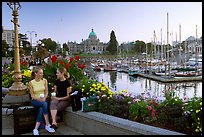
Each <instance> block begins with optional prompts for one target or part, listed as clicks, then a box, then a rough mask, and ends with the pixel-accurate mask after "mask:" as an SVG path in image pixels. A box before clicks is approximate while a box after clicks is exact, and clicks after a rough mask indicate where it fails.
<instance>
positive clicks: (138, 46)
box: [133, 40, 146, 54]
mask: <svg viewBox="0 0 204 137" xmlns="http://www.w3.org/2000/svg"><path fill="white" fill-rule="evenodd" d="M133 50H134V51H135V52H136V53H139V54H141V53H142V52H146V46H145V42H144V41H139V40H137V41H135V44H134V47H133Z"/></svg>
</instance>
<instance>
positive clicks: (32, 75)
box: [30, 66, 42, 80]
mask: <svg viewBox="0 0 204 137" xmlns="http://www.w3.org/2000/svg"><path fill="white" fill-rule="evenodd" d="M41 69H42V68H41V67H38V66H37V67H33V70H32V73H31V77H30V79H31V80H33V79H34V78H35V73H37V72H38V71H39V70H41Z"/></svg>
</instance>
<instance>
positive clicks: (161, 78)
mask: <svg viewBox="0 0 204 137" xmlns="http://www.w3.org/2000/svg"><path fill="white" fill-rule="evenodd" d="M137 76H141V77H144V78H148V79H152V80H155V81H159V82H163V83H171V82H173V83H175V82H192V81H202V76H196V77H182V78H174V77H169V76H166V77H165V76H156V75H153V74H145V73H138V74H137Z"/></svg>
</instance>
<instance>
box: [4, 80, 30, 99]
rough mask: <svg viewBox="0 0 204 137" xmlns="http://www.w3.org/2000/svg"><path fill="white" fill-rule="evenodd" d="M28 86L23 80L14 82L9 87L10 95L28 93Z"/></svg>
mask: <svg viewBox="0 0 204 137" xmlns="http://www.w3.org/2000/svg"><path fill="white" fill-rule="evenodd" d="M26 94H28V93H27V86H25V85H23V83H21V82H14V83H13V85H12V86H11V87H9V92H8V95H10V96H22V95H26Z"/></svg>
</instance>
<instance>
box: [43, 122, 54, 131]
mask: <svg viewBox="0 0 204 137" xmlns="http://www.w3.org/2000/svg"><path fill="white" fill-rule="evenodd" d="M50 126H51V125H50V124H49V125H47V126H45V129H46V130H47V131H48V132H50V133H54V132H55V130H54V129H53V128H51V127H50Z"/></svg>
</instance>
